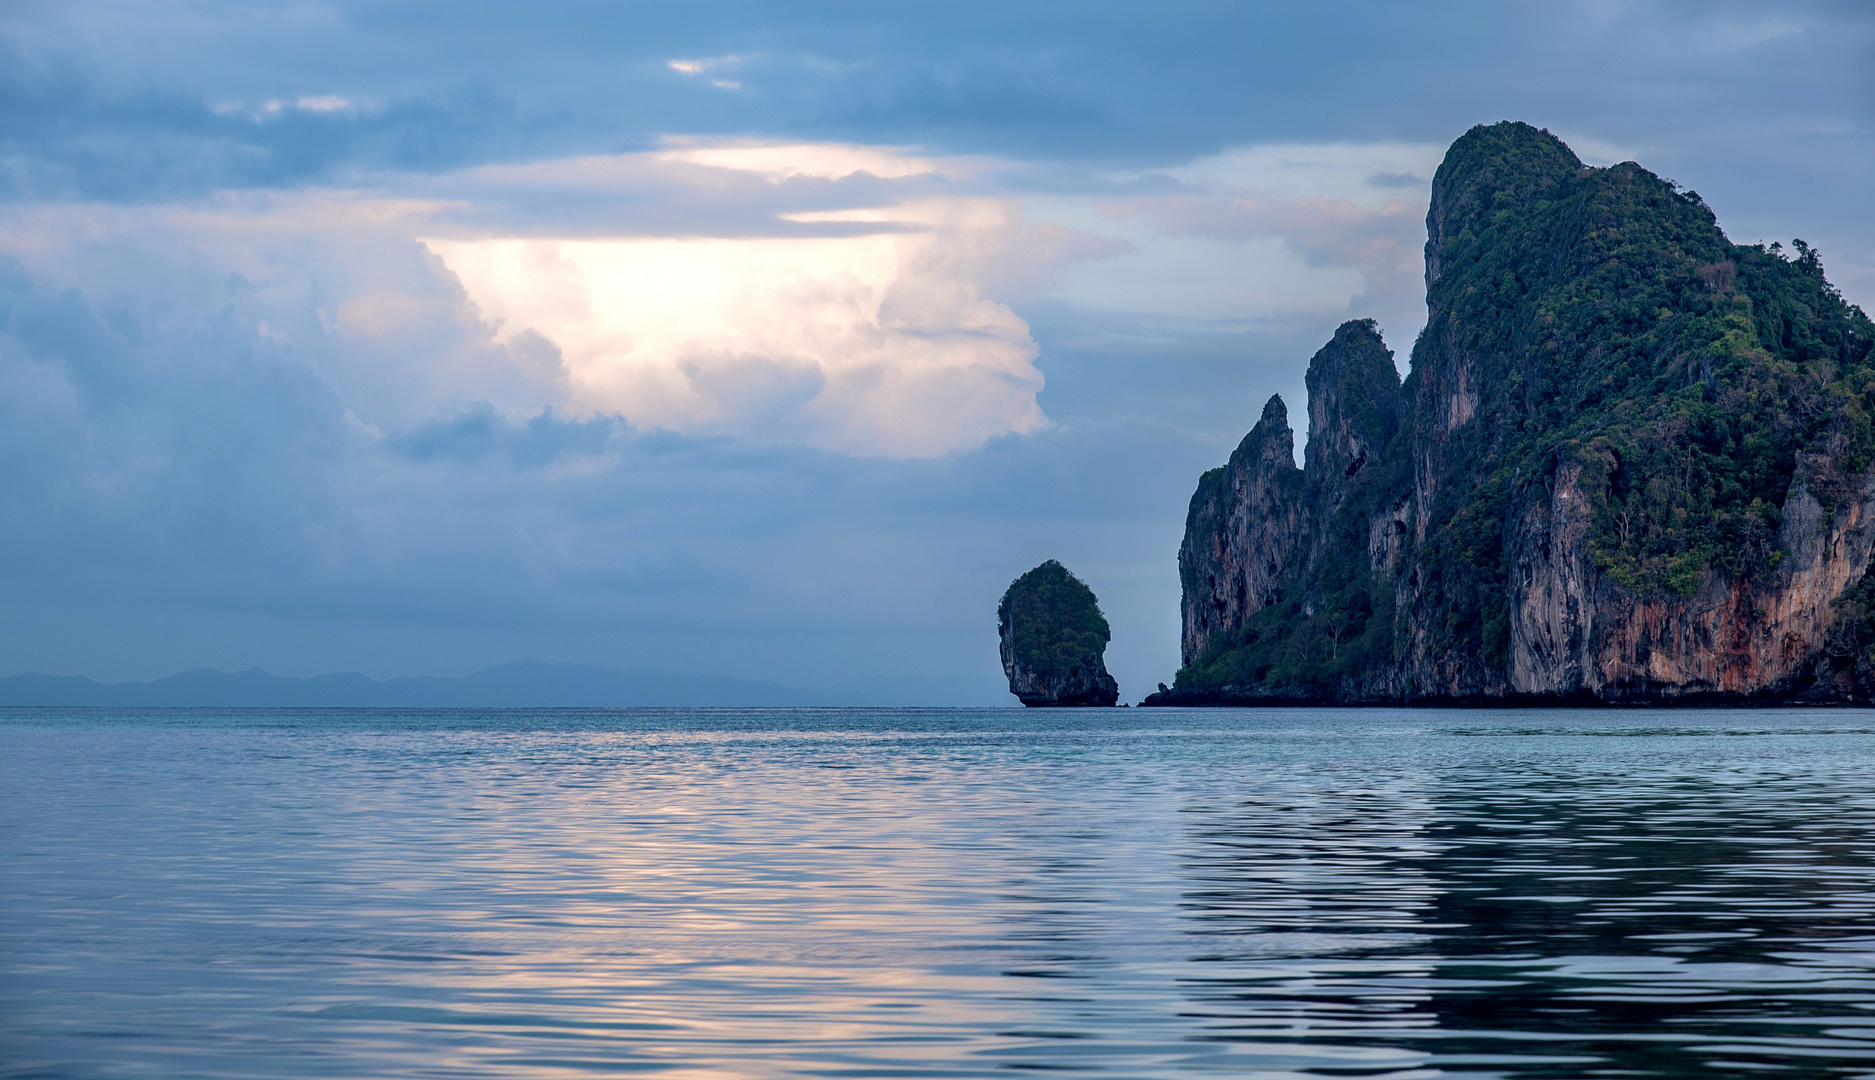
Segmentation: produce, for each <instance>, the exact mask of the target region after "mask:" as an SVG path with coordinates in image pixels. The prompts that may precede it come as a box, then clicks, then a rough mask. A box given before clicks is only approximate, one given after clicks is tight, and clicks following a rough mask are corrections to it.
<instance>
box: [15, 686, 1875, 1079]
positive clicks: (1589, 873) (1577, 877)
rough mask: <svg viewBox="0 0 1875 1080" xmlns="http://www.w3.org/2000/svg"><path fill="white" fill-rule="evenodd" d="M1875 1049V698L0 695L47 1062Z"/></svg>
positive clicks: (873, 1063) (1175, 1057)
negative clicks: (193, 700)
mask: <svg viewBox="0 0 1875 1080" xmlns="http://www.w3.org/2000/svg"><path fill="white" fill-rule="evenodd" d="M1010 1070H1080V1071H1087V1072H1092V1073H1097V1074H1100V1075H1105V1076H1116V1077H1121V1076H1195V1075H1230V1076H1337V1077H1351V1076H1359V1077H1433V1076H1451V1075H1463V1076H1502V1077H1533V1078H1534V1077H1543V1078H1551V1077H1557V1078H1560V1077H1593V1076H1610V1077H1613V1076H1629V1077H1632V1076H1684V1077H1727V1076H1738V1077H1762V1076H1766V1075H1776V1074H1780V1073H1781V1074H1784V1075H1791V1076H1806V1077H1824V1076H1845V1077H1846V1076H1875V714H1870V713H1863V712H1852V711H1827V712H1802V711H1788V710H1781V711H1765V712H1665V711H1659V712H1620V713H1600V712H1592V713H1583V712H1436V711H1398V712H1389V711H1374V710H1368V711H1333V710H1319V711H1310V710H1280V711H1255V710H1244V711H1216V712H1210V711H1156V710H1086V711H1078V710H1077V711H1064V712H1024V711H1019V710H1012V711H993V710H991V711H953V710H941V711H929V712H924V711H827V712H820V711H811V710H772V711H763V710H755V711H708V710H619V711H605V710H581V711H491V712H462V711H441V712H421V711H419V712H394V711H359V712H339V711H306V712H296V711H284V710H275V711H268V710H263V711H254V710H246V711H173V710H152V711H146V712H109V711H82V710H76V711H75V710H44V711H30V710H12V711H5V712H0V1075H5V1076H9V1077H159V1076H160V1077H299V1076H305V1077H584V1076H622V1075H655V1076H663V1077H712V1078H720V1077H768V1076H837V1077H917V1076H946V1077H960V1076H999V1075H1009V1072H1010Z"/></svg>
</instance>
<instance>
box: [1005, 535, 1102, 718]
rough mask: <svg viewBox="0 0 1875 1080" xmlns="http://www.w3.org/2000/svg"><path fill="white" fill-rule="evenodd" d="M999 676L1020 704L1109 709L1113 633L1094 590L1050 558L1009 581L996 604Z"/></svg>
mask: <svg viewBox="0 0 1875 1080" xmlns="http://www.w3.org/2000/svg"><path fill="white" fill-rule="evenodd" d="M996 618H997V623H998V627H999V630H1000V633H1001V637H1002V654H1003V672H1004V674H1006V675H1008V676H1009V692H1010V693H1012V694H1014V695H1016V697H1018V698H1020V699H1021V700H1022V704H1024V705H1027V706H1030V707H1036V706H1043V705H1112V704H1114V703H1115V702H1117V701H1118V700H1119V699H1120V685H1119V683H1117V682H1115V681H1114V678H1113V676H1112V675H1109V674H1107V664H1106V661H1105V660H1104V659H1103V657H1104V655H1105V653H1106V651H1107V642H1108V641H1109V640H1110V639H1111V638H1112V633H1111V632H1110V631H1109V630H1108V628H1107V619H1106V616H1104V615H1102V614H1101V613H1100V603H1099V601H1097V600H1095V599H1094V590H1092V589H1090V588H1088V587H1087V586H1086V584H1084V583H1083V582H1082V581H1081V579H1080V578H1077V577H1075V576H1074V575H1073V574H1071V573H1069V572H1068V568H1067V567H1065V566H1063V565H1061V564H1060V563H1058V562H1056V561H1055V560H1053V559H1050V560H1048V561H1047V562H1045V563H1043V564H1042V565H1040V566H1038V567H1036V568H1035V569H1033V570H1031V571H1029V572H1028V573H1026V574H1024V575H1022V576H1021V577H1019V578H1017V579H1016V580H1015V581H1014V582H1012V583H1010V586H1009V591H1008V592H1006V593H1004V594H1003V602H1002V603H1001V604H999V605H997V608H996Z"/></svg>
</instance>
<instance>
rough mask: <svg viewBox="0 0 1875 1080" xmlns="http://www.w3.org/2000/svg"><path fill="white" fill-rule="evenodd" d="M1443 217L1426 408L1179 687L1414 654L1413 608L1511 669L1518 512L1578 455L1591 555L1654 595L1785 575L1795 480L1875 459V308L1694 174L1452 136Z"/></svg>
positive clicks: (1613, 576)
mask: <svg viewBox="0 0 1875 1080" xmlns="http://www.w3.org/2000/svg"><path fill="white" fill-rule="evenodd" d="M1427 225H1428V232H1429V239H1428V243H1427V250H1426V254H1427V281H1428V290H1427V304H1428V309H1429V315H1430V318H1429V322H1428V325H1427V327H1426V329H1425V331H1424V332H1423V333H1422V334H1421V336H1420V338H1419V340H1418V342H1417V343H1416V344H1415V347H1414V350H1413V363H1412V374H1411V375H1410V376H1409V377H1408V378H1407V379H1406V381H1405V383H1404V385H1403V387H1402V388H1401V390H1400V394H1401V397H1402V401H1403V407H1404V416H1405V419H1404V420H1403V421H1402V422H1401V423H1400V424H1399V425H1398V427H1397V430H1396V431H1395V432H1394V434H1393V435H1392V438H1391V442H1390V443H1389V444H1388V446H1387V448H1386V450H1385V451H1384V452H1382V453H1380V454H1379V455H1377V460H1375V461H1374V462H1373V463H1371V464H1370V465H1369V466H1368V467H1366V468H1364V469H1363V470H1362V471H1361V472H1360V474H1359V475H1358V476H1355V477H1353V479H1352V480H1351V481H1350V482H1349V483H1348V484H1347V485H1346V486H1347V490H1346V492H1345V495H1344V496H1343V498H1342V499H1341V501H1340V502H1339V503H1338V504H1336V505H1335V506H1333V507H1329V506H1328V505H1327V504H1325V503H1318V504H1317V505H1318V507H1319V513H1320V514H1321V515H1322V520H1321V521H1320V523H1319V524H1318V525H1317V526H1316V527H1317V528H1318V529H1319V530H1321V531H1323V532H1324V533H1325V534H1326V535H1324V536H1322V537H1320V538H1319V539H1318V540H1317V541H1316V542H1315V550H1316V551H1317V552H1318V553H1319V554H1318V555H1316V556H1315V557H1313V558H1311V559H1307V560H1294V561H1293V570H1292V572H1291V573H1290V574H1289V575H1288V577H1287V578H1286V579H1285V580H1284V581H1283V583H1282V586H1281V588H1280V590H1279V593H1280V598H1279V599H1278V600H1276V602H1274V603H1271V604H1269V605H1268V606H1265V607H1262V608H1261V609H1260V610H1258V611H1256V612H1255V613H1254V614H1253V615H1251V616H1250V617H1249V618H1248V619H1246V620H1245V621H1244V623H1243V625H1242V626H1241V627H1240V628H1239V629H1237V631H1236V632H1235V633H1233V634H1230V635H1222V636H1220V637H1218V638H1217V639H1214V640H1213V642H1212V646H1211V648H1210V649H1209V650H1208V651H1207V653H1206V654H1205V655H1203V656H1198V657H1188V658H1187V667H1186V668H1185V669H1184V670H1182V671H1181V672H1180V673H1179V677H1178V679H1179V681H1178V687H1179V689H1181V690H1194V691H1195V690H1202V689H1203V688H1205V687H1225V686H1232V687H1238V688H1243V689H1245V690H1254V691H1255V692H1256V693H1258V694H1268V695H1273V696H1317V695H1327V694H1328V693H1329V689H1330V688H1331V687H1332V686H1335V685H1343V686H1345V685H1347V681H1348V680H1356V681H1358V680H1360V679H1362V678H1367V677H1377V676H1375V675H1374V673H1376V672H1379V671H1382V670H1383V669H1384V668H1385V667H1386V665H1387V664H1388V663H1389V662H1397V661H1399V660H1400V658H1401V657H1402V656H1403V655H1404V654H1405V651H1406V650H1407V648H1408V646H1409V643H1408V641H1407V636H1408V634H1409V633H1416V634H1420V635H1422V637H1423V640H1421V641H1419V642H1418V644H1417V646H1416V647H1417V648H1419V649H1420V650H1421V651H1422V653H1424V654H1426V655H1431V656H1435V657H1440V658H1452V660H1451V663H1452V664H1453V665H1461V664H1465V663H1471V664H1475V666H1476V670H1478V671H1482V672H1499V673H1501V672H1502V671H1503V670H1504V669H1505V666H1506V664H1507V661H1508V653H1509V648H1510V623H1511V617H1510V603H1511V600H1512V596H1513V594H1514V592H1515V590H1516V588H1517V585H1516V583H1515V582H1513V581H1512V580H1511V576H1512V552H1511V550H1510V549H1511V533H1512V531H1513V530H1514V529H1515V527H1516V525H1517V522H1518V520H1519V515H1521V514H1523V513H1524V512H1525V511H1526V510H1528V509H1530V508H1531V507H1534V506H1537V505H1539V504H1542V503H1544V502H1545V501H1547V500H1548V499H1549V498H1550V497H1551V495H1552V493H1553V492H1554V490H1555V486H1556V484H1557V482H1558V476H1559V473H1560V472H1561V470H1563V469H1565V468H1567V469H1569V470H1571V472H1572V474H1573V471H1574V470H1577V469H1579V470H1580V480H1579V485H1578V486H1579V490H1580V491H1581V493H1582V497H1584V498H1586V499H1588V500H1589V501H1590V504H1591V505H1590V516H1589V518H1588V521H1589V526H1588V528H1589V535H1588V537H1587V541H1586V542H1587V549H1588V553H1589V555H1590V557H1591V558H1592V560H1593V565H1594V567H1595V569H1596V570H1597V571H1598V572H1599V573H1600V575H1601V576H1602V578H1603V579H1605V580H1606V581H1607V582H1610V583H1612V584H1613V585H1615V586H1618V587H1619V588H1621V589H1623V590H1626V591H1627V593H1629V594H1632V595H1633V596H1634V597H1637V598H1643V599H1644V598H1647V597H1651V596H1662V597H1686V596H1689V595H1691V594H1692V593H1693V592H1694V591H1695V589H1697V588H1698V587H1699V585H1700V583H1701V581H1702V580H1710V576H1709V575H1711V574H1717V575H1724V576H1725V577H1727V578H1729V579H1731V580H1735V581H1743V582H1752V581H1759V580H1766V579H1768V577H1769V576H1771V575H1772V574H1773V572H1774V571H1775V570H1776V568H1777V565H1778V562H1779V559H1780V557H1781V552H1780V551H1779V549H1778V544H1777V536H1778V526H1779V523H1780V521H1781V514H1782V508H1783V506H1784V503H1785V500H1786V498H1787V496H1788V494H1789V492H1790V491H1791V489H1792V484H1793V480H1794V479H1800V480H1801V481H1802V483H1803V484H1804V485H1805V486H1806V487H1807V488H1808V490H1809V491H1810V492H1811V494H1813V495H1815V496H1816V498H1817V499H1818V500H1820V501H1821V503H1822V505H1823V507H1824V510H1825V513H1826V514H1828V513H1834V512H1835V511H1836V509H1837V508H1838V507H1839V506H1840V505H1841V504H1842V503H1843V502H1844V501H1845V500H1847V499H1849V498H1850V496H1851V492H1852V490H1853V481H1854V479H1855V478H1856V477H1858V476H1859V475H1860V474H1861V473H1863V472H1864V470H1866V469H1868V468H1869V466H1870V465H1871V463H1872V462H1875V356H1871V348H1872V344H1875V325H1872V324H1871V323H1870V320H1869V319H1868V317H1867V316H1866V315H1865V314H1864V313H1863V312H1862V311H1861V310H1860V309H1859V308H1856V307H1853V306H1851V305H1849V304H1847V303H1846V302H1845V301H1844V300H1843V298H1842V296H1841V295H1840V294H1839V293H1838V292H1837V290H1836V289H1835V288H1834V287H1833V286H1831V285H1830V284H1829V282H1828V281H1827V280H1825V278H1824V275H1823V267H1822V262H1821V259H1820V258H1819V256H1818V254H1817V252H1816V251H1814V250H1813V249H1812V248H1810V247H1809V246H1807V245H1806V244H1804V243H1803V242H1802V241H1797V242H1796V243H1795V244H1794V245H1793V248H1792V250H1790V251H1786V250H1784V249H1783V248H1782V247H1781V246H1779V245H1776V244H1773V245H1770V246H1769V247H1765V246H1762V245H1739V244H1733V243H1731V242H1730V241H1729V240H1727V238H1726V237H1725V235H1724V234H1723V233H1722V232H1721V231H1720V229H1719V227H1718V224H1717V222H1716V220H1715V218H1714V215H1713V213H1712V211H1711V210H1710V209H1709V208H1708V207H1707V206H1706V204H1705V203H1704V202H1703V201H1702V200H1701V199H1700V197H1699V196H1698V194H1697V193H1695V192H1692V191H1687V190H1682V189H1681V188H1679V187H1678V186H1677V185H1676V184H1674V183H1673V182H1672V181H1669V180H1664V179H1662V178H1660V177H1657V176H1655V175H1654V174H1653V173H1650V172H1648V171H1647V170H1646V169H1643V168H1641V167H1640V166H1638V165H1636V164H1633V163H1631V162H1630V163H1624V164H1620V165H1615V166H1613V167H1610V168H1589V167H1586V166H1584V165H1583V164H1582V163H1581V162H1580V161H1579V160H1578V159H1577V158H1576V156H1575V155H1574V154H1573V153H1571V152H1570V150H1569V148H1568V147H1567V146H1565V145H1563V143H1562V142H1561V141H1560V140H1558V139H1556V138H1555V137H1554V136H1552V135H1550V134H1549V133H1548V132H1546V131H1539V130H1537V129H1536V128H1533V127H1531V126H1529V125H1527V124H1519V123H1502V124H1496V125H1492V126H1489V127H1482V126H1481V127H1477V128H1474V129H1472V130H1471V131H1470V132H1468V133H1466V134H1465V135H1464V136H1463V137H1462V138H1460V139H1459V140H1458V141H1457V142H1456V143H1455V144H1454V145H1453V146H1452V148H1451V150H1450V151H1449V153H1448V154H1447V156H1446V159H1445V161H1444V163H1443V164H1442V165H1441V166H1440V168H1439V171H1438V175H1437V176H1436V178H1435V179H1434V182H1433V198H1432V205H1431V209H1430V212H1429V214H1428V217H1427ZM1314 391H1315V387H1314V386H1313V385H1311V393H1313V392H1314ZM1311 469H1312V470H1313V466H1311ZM1307 482H1308V483H1309V484H1310V485H1311V486H1316V485H1319V483H1320V482H1321V478H1320V477H1317V476H1316V475H1314V473H1313V471H1311V474H1310V476H1309V479H1308V481H1307ZM1422 502H1423V503H1424V505H1420V503H1422ZM1398 506H1406V507H1407V510H1406V511H1405V512H1404V517H1403V518H1402V520H1403V521H1405V522H1406V523H1407V524H1406V525H1404V526H1401V528H1402V531H1404V530H1405V528H1407V527H1410V528H1411V529H1412V530H1413V531H1414V533H1415V535H1414V537H1413V538H1412V539H1411V543H1412V545H1413V548H1414V553H1413V557H1412V558H1410V559H1406V560H1402V561H1401V562H1399V563H1398V564H1397V565H1396V564H1388V566H1387V568H1386V569H1384V570H1383V569H1381V568H1379V567H1377V566H1375V565H1374V562H1373V556H1372V555H1371V552H1370V549H1371V546H1372V536H1371V535H1370V532H1369V528H1370V523H1372V522H1374V521H1377V520H1379V518H1380V517H1384V516H1385V513H1387V512H1390V509H1389V508H1394V507H1398ZM1420 529H1423V530H1424V531H1423V534H1420V533H1419V530H1420ZM1422 535H1423V539H1421V536H1422ZM1395 575H1397V578H1396V576H1395ZM1865 591H1866V590H1865ZM1849 602H1850V603H1851V604H1852V606H1853V605H1861V606H1857V607H1856V614H1857V615H1858V617H1859V616H1860V614H1861V612H1862V607H1863V606H1871V605H1875V601H1870V600H1868V599H1867V598H1866V597H1861V596H1860V594H1858V598H1855V599H1852V600H1851V601H1849ZM1401 604H1410V605H1411V607H1412V611H1411V612H1410V617H1409V612H1407V611H1405V610H1404V609H1401V610H1396V608H1398V607H1399V605H1401ZM1871 609H1875V607H1871ZM1858 625H1859V624H1858ZM1864 633H1866V634H1868V635H1869V637H1870V639H1871V640H1875V630H1866V631H1864ZM1857 647H1858V648H1861V647H1864V645H1863V642H1862V640H1861V638H1860V637H1858V639H1857ZM1442 662H1443V661H1442ZM1454 670H1456V667H1454Z"/></svg>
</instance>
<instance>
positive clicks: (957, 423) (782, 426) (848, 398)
mask: <svg viewBox="0 0 1875 1080" xmlns="http://www.w3.org/2000/svg"><path fill="white" fill-rule="evenodd" d="M880 216H882V217H884V218H887V219H889V220H887V221H886V222H884V224H887V225H889V226H891V231H880V232H876V233H871V234H867V235H860V236H837V237H806V238H794V237H734V238H641V237H609V238H538V237H491V238H482V239H446V238H432V239H427V240H425V241H424V243H425V244H426V245H427V246H428V247H429V248H430V250H432V251H433V252H435V253H436V255H437V256H438V257H439V258H441V259H442V260H443V262H444V263H445V264H446V265H447V266H448V268H449V269H450V271H451V272H453V273H454V274H455V275H456V277H457V278H458V279H459V280H460V281H461V282H462V285H463V288H464V289H465V290H466V291H467V293H468V295H469V297H470V299H471V300H472V301H473V302H474V303H475V305H476V307H477V308H478V309H479V310H480V311H481V313H482V315H483V317H484V318H485V319H486V320H487V321H488V322H489V323H490V324H491V326H493V327H494V328H495V334H496V337H497V340H498V341H502V342H504V343H505V342H510V341H514V340H518V339H520V338H521V336H522V335H526V334H529V333H533V334H538V335H540V336H541V337H544V338H546V339H547V340H549V341H551V342H552V343H553V344H554V345H555V346H557V347H558V348H559V350H560V353H561V358H562V363H563V365H564V370H565V373H566V379H567V382H568V393H569V398H570V400H571V402H572V403H573V404H574V405H575V406H576V407H579V408H583V409H586V410H590V411H607V412H618V413H622V414H623V415H625V416H626V417H627V418H629V419H630V420H632V421H633V422H634V423H638V424H642V425H647V426H656V427H666V428H671V429H674V430H678V431H685V432H720V433H725V434H736V435H740V436H744V437H752V438H756V439H760V440H765V441H780V442H801V443H806V444H808V445H812V446H818V447H822V448H825V449H831V450H841V451H847V452H853V453H862V454H882V455H890V456H906V457H910V456H928V455H934V454H942V453H947V452H949V451H953V450H958V449H964V448H967V447H972V446H977V445H980V444H981V443H982V442H984V441H985V440H986V439H989V438H992V437H994V436H996V435H1001V434H1007V433H1011V432H1027V431H1033V430H1035V429H1037V428H1039V427H1042V426H1043V425H1045V424H1046V422H1047V421H1046V418H1045V417H1044V416H1043V415H1042V412H1041V409H1040V408H1039V407H1038V406H1037V404H1036V401H1035V395H1036V394H1037V392H1038V391H1039V390H1040V389H1041V386H1042V377H1041V373H1040V372H1039V371H1037V370H1036V368H1035V366H1034V360H1035V357H1036V353H1037V349H1036V346H1035V344H1034V342H1033V341H1032V340H1031V338H1030V337H1029V331H1028V326H1027V324H1026V323H1024V322H1023V321H1022V320H1021V319H1020V318H1018V317H1017V316H1016V315H1015V313H1014V312H1012V311H1011V310H1010V309H1009V308H1008V307H1006V306H1004V305H1003V304H1001V303H997V302H995V301H993V300H990V299H987V298H985V297H984V296H983V295H982V288H981V282H982V280H983V278H984V276H985V274H986V273H987V272H988V270H989V268H990V264H992V263H994V262H995V261H996V260H997V258H998V256H999V254H1000V252H1001V249H1002V248H1003V247H1004V246H1005V245H1006V237H1007V235H1008V234H1009V233H1010V232H1011V230H1012V229H1013V228H1014V227H1015V226H1016V225H1018V224H1019V222H1017V221H1016V220H1015V219H1016V217H1017V215H1016V214H1015V212H1014V211H1013V209H1012V208H1011V207H1010V206H1009V205H1007V204H1005V203H1002V202H1000V201H997V200H988V199H981V200H967V199H953V200H937V201H929V202H925V203H921V204H912V205H908V206H903V207H897V208H894V209H893V210H892V211H890V212H886V213H882V214H881V215H880ZM848 220H851V218H849V219H848Z"/></svg>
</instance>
